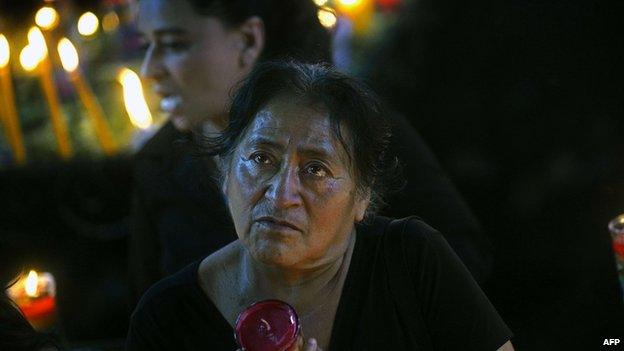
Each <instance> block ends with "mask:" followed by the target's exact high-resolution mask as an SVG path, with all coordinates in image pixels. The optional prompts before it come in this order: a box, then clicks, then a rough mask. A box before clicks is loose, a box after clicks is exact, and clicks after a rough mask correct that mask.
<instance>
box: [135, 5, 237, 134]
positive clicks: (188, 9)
mask: <svg viewBox="0 0 624 351" xmlns="http://www.w3.org/2000/svg"><path fill="white" fill-rule="evenodd" d="M138 16H139V23H138V25H139V30H140V31H141V32H142V33H143V35H144V36H145V39H146V41H147V43H148V44H149V46H148V48H147V52H146V54H145V59H144V62H143V66H142V68H141V72H142V74H143V76H144V77H146V78H148V79H149V80H150V81H152V83H153V84H154V89H155V91H156V93H157V94H159V95H160V96H161V98H162V100H161V109H162V110H164V111H165V112H167V113H168V114H170V116H171V118H172V121H173V123H174V125H175V127H176V128H177V129H179V130H188V129H191V128H193V127H195V126H197V125H198V124H200V123H201V122H202V121H205V120H207V119H213V120H215V121H217V120H219V119H222V118H224V117H225V116H226V114H227V108H228V106H229V101H230V94H229V93H230V90H231V88H232V86H233V85H234V84H235V83H236V82H238V81H239V80H240V79H241V78H242V77H243V76H244V74H246V73H247V72H246V71H247V69H243V67H242V65H241V60H240V54H241V51H242V50H241V47H242V44H243V43H241V41H242V40H243V38H242V37H241V35H240V33H238V31H236V30H230V29H228V28H226V27H225V26H224V24H223V23H222V22H221V20H219V19H217V18H216V17H210V16H203V15H200V14H197V13H196V12H195V11H194V9H193V7H192V6H191V4H190V3H189V2H188V1H187V0H141V1H140V2H139V15H138Z"/></svg>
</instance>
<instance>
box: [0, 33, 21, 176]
mask: <svg viewBox="0 0 624 351" xmlns="http://www.w3.org/2000/svg"><path fill="white" fill-rule="evenodd" d="M10 56H11V55H10V50H9V42H8V41H7V39H6V37H5V36H4V35H2V34H0V87H1V88H0V91H2V93H1V95H2V101H1V103H2V105H3V108H2V111H1V112H2V113H3V120H4V122H5V125H6V130H7V135H8V139H9V143H10V144H11V148H12V149H13V154H14V155H15V160H16V161H17V163H18V164H20V165H23V164H25V163H26V150H25V149H24V142H23V140H22V130H21V128H20V124H19V119H18V117H17V109H16V108H15V96H14V94H13V82H12V81H11V69H10V68H9V58H10Z"/></svg>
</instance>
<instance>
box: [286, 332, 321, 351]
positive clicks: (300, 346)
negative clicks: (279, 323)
mask: <svg viewBox="0 0 624 351" xmlns="http://www.w3.org/2000/svg"><path fill="white" fill-rule="evenodd" d="M293 351H323V350H322V349H321V348H320V347H319V346H318V342H317V341H316V339H314V338H311V339H308V341H306V342H304V341H303V338H302V337H301V336H299V337H298V338H297V347H296V348H295V349H294V350H293Z"/></svg>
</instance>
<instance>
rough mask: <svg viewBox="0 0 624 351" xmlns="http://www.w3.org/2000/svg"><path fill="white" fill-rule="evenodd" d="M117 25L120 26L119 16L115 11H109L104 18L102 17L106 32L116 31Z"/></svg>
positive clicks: (103, 27)
mask: <svg viewBox="0 0 624 351" xmlns="http://www.w3.org/2000/svg"><path fill="white" fill-rule="evenodd" d="M117 27H119V16H117V13H115V11H111V12H109V13H107V14H106V15H105V16H104V18H102V29H104V31H105V32H111V31H114V30H115V29H117Z"/></svg>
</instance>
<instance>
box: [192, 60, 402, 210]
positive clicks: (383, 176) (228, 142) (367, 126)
mask: <svg viewBox="0 0 624 351" xmlns="http://www.w3.org/2000/svg"><path fill="white" fill-rule="evenodd" d="M282 97H287V98H289V99H290V98H294V99H296V101H304V102H305V103H307V104H308V105H309V106H310V107H317V106H322V108H324V110H325V111H327V112H328V114H329V119H330V122H331V125H332V129H333V131H334V133H335V135H336V137H337V139H338V140H339V141H340V143H341V144H342V146H343V147H344V149H345V151H346V153H347V155H348V156H349V160H350V163H351V167H353V173H354V175H355V181H356V185H357V188H358V190H359V191H360V194H363V193H366V192H368V191H370V194H371V205H370V206H369V209H368V210H367V215H370V214H373V213H375V212H376V211H377V210H378V209H379V207H380V205H381V204H382V203H383V202H382V195H383V193H384V192H385V190H386V188H387V185H388V184H389V183H388V179H389V175H392V174H395V172H394V171H396V161H394V160H393V161H391V162H388V160H387V158H386V149H387V146H388V142H389V138H390V132H389V130H390V129H389V126H388V123H387V121H386V118H385V112H384V110H383V108H382V105H381V103H380V101H379V99H378V98H377V97H376V95H375V94H374V93H373V92H372V91H371V90H369V89H368V88H367V87H366V86H364V85H363V84H362V83H360V82H358V81H357V80H355V79H353V78H351V77H349V76H346V75H344V74H342V73H340V72H338V71H336V70H335V69H333V68H331V67H329V66H327V65H322V64H305V63H300V62H295V61H270V62H265V63H261V64H259V65H258V66H257V67H256V68H255V69H254V70H253V71H252V73H251V74H250V75H249V76H248V77H247V79H246V80H245V81H244V82H243V85H242V86H241V87H240V88H239V89H238V91H237V92H236V94H235V96H234V100H233V102H232V107H231V109H230V115H229V124H228V126H227V127H226V128H225V130H224V131H223V133H222V134H221V135H220V136H219V137H217V138H215V139H208V145H204V146H205V150H209V151H207V152H206V153H207V154H210V155H219V156H220V157H221V160H222V163H223V165H224V172H226V171H227V170H226V168H227V167H228V165H229V164H230V161H231V157H232V154H233V152H234V150H235V149H236V147H237V145H238V144H239V142H240V140H241V138H242V136H243V135H244V134H245V131H246V129H247V128H248V126H249V125H250V124H251V122H252V121H253V119H254V117H255V115H256V114H257V113H258V112H259V111H260V110H261V109H262V108H264V107H265V106H266V105H267V104H269V103H270V102H271V101H273V100H275V99H277V98H282ZM344 130H346V131H348V135H347V137H346V138H345V136H344V135H343V132H341V131H344Z"/></svg>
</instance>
